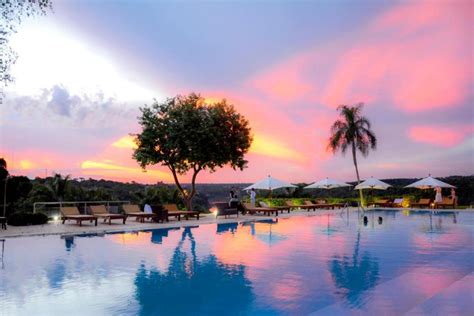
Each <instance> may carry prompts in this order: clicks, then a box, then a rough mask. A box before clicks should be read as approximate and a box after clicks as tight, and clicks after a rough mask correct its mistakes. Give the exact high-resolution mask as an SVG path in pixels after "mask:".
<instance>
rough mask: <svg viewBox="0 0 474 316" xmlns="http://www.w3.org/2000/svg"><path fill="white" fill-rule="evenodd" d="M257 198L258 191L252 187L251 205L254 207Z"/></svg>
mask: <svg viewBox="0 0 474 316" xmlns="http://www.w3.org/2000/svg"><path fill="white" fill-rule="evenodd" d="M256 199H257V192H255V189H254V188H252V189H251V190H250V205H252V207H255V200H256Z"/></svg>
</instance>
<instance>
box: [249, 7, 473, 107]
mask: <svg viewBox="0 0 474 316" xmlns="http://www.w3.org/2000/svg"><path fill="white" fill-rule="evenodd" d="M461 4H462V5H459V6H458V5H452V4H451V5H447V4H445V3H442V2H422V3H415V4H414V3H409V4H403V5H400V6H396V7H394V8H392V9H390V10H388V11H387V12H385V13H383V14H382V15H381V16H379V17H378V18H376V19H375V20H373V21H371V22H369V24H368V26H367V27H366V28H365V29H363V30H362V32H361V35H359V36H358V38H355V39H354V40H353V41H352V42H350V41H349V42H348V41H347V40H345V41H344V42H343V41H338V40H336V41H334V42H333V43H332V44H331V45H327V46H325V47H324V48H317V49H311V50H308V51H305V52H302V53H299V54H296V55H295V56H292V57H291V58H289V59H288V60H287V61H284V62H282V63H281V64H279V65H277V66H275V67H274V68H273V69H270V70H268V71H267V72H266V73H264V74H262V75H260V76H259V77H257V78H254V79H252V81H251V82H253V83H255V87H256V88H257V89H260V90H261V91H263V92H264V93H265V94H266V95H267V96H268V97H269V98H272V99H283V100H284V101H293V102H294V101H298V100H300V101H301V100H303V101H308V102H312V103H320V104H324V105H326V106H329V107H332V108H333V107H335V106H337V105H339V104H341V103H344V104H347V103H349V104H351V103H356V102H360V101H363V102H366V103H369V104H371V103H376V102H377V103H388V104H392V105H393V106H395V107H397V108H399V109H401V110H403V111H405V112H420V111H427V110H432V109H441V108H448V107H456V106H460V105H462V104H463V102H465V101H466V100H467V99H468V98H469V95H470V84H471V83H472V82H473V81H474V79H473V74H472V72H471V71H470V69H472V67H473V64H472V57H471V53H472V48H471V47H470V43H472V40H471V36H472V34H471V31H470V30H471V27H472V18H470V17H469V14H467V13H466V12H469V9H468V8H466V5H465V4H468V3H467V2H466V3H461ZM467 7H468V6H467ZM276 83H278V84H276Z"/></svg>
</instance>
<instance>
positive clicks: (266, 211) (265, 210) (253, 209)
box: [243, 203, 278, 216]
mask: <svg viewBox="0 0 474 316" xmlns="http://www.w3.org/2000/svg"><path fill="white" fill-rule="evenodd" d="M243 206H244V209H245V211H246V212H247V213H249V214H255V213H263V214H264V215H268V216H270V215H271V214H272V213H275V216H278V210H277V209H276V208H270V207H257V206H254V207H252V205H251V204H250V203H244V204H243Z"/></svg>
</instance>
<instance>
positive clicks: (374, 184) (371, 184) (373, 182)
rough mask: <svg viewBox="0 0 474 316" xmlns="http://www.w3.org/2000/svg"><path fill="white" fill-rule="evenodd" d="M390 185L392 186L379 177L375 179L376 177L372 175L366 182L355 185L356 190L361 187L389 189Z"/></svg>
mask: <svg viewBox="0 0 474 316" xmlns="http://www.w3.org/2000/svg"><path fill="white" fill-rule="evenodd" d="M388 187H391V185H390V184H388V183H385V182H383V181H380V180H379V179H375V178H374V177H370V179H367V180H365V181H364V182H362V183H359V184H358V185H356V186H355V187H354V190H360V189H372V190H374V189H375V190H387V188H388Z"/></svg>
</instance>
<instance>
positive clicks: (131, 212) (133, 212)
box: [122, 204, 156, 223]
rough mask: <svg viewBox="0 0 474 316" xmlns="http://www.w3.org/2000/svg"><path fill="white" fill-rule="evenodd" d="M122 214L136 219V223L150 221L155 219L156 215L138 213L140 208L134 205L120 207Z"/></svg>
mask: <svg viewBox="0 0 474 316" xmlns="http://www.w3.org/2000/svg"><path fill="white" fill-rule="evenodd" d="M122 208H123V212H124V213H125V215H127V217H136V219H137V221H140V222H142V223H143V222H145V219H152V218H153V217H156V214H153V213H145V212H142V211H140V207H139V206H138V205H136V204H124V205H122Z"/></svg>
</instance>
